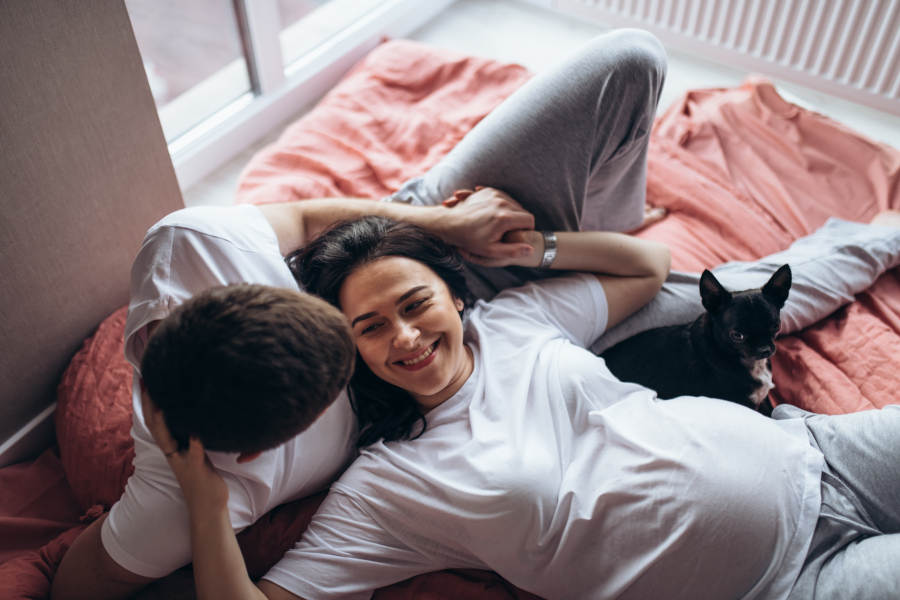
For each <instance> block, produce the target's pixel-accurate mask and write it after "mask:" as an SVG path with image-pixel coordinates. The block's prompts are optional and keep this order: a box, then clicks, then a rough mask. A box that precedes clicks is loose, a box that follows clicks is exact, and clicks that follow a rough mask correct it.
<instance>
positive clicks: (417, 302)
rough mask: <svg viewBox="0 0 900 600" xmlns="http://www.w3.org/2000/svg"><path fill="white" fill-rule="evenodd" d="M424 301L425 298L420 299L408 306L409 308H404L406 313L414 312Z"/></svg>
mask: <svg viewBox="0 0 900 600" xmlns="http://www.w3.org/2000/svg"><path fill="white" fill-rule="evenodd" d="M425 300H427V298H422V299H421V300H416V301H415V302H413V303H412V304H410V305H409V306H407V307H406V312H409V311H411V310H416V309H417V308H419V307H420V306H422V305H423V304H425Z"/></svg>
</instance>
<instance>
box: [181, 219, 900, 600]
mask: <svg viewBox="0 0 900 600" xmlns="http://www.w3.org/2000/svg"><path fill="white" fill-rule="evenodd" d="M862 227H865V226H862ZM517 235H518V236H520V240H519V241H524V242H527V243H529V244H532V245H533V246H534V248H535V256H536V257H538V258H534V257H528V258H523V259H519V260H517V261H515V262H516V264H518V265H519V266H536V265H537V264H539V263H538V260H542V259H543V257H544V256H545V248H544V244H543V242H544V236H543V235H542V234H540V233H535V232H521V233H519V234H517ZM895 237H896V236H895ZM299 265H300V269H301V272H302V277H303V280H304V283H305V284H306V285H307V288H308V289H310V290H311V291H315V292H317V293H319V294H321V295H322V296H323V297H324V298H325V299H326V300H329V301H330V302H332V303H334V304H335V305H337V306H338V307H339V308H341V310H342V311H343V312H344V314H345V315H346V316H347V317H348V319H349V320H350V322H351V324H352V327H353V332H354V337H355V339H356V342H357V348H358V353H359V356H358V361H357V368H358V370H357V373H356V374H355V375H354V381H353V383H352V384H351V390H352V394H353V399H354V403H355V408H356V410H357V412H358V414H359V416H360V421H361V425H362V426H363V427H364V428H366V429H364V432H363V438H362V439H361V445H364V446H365V448H364V449H363V450H362V452H361V455H360V457H359V458H358V459H357V460H356V462H354V463H353V465H352V466H351V467H350V469H349V470H348V471H347V472H346V473H345V474H344V476H343V477H342V478H341V479H340V480H339V481H338V482H337V483H336V484H335V485H334V486H333V487H332V490H331V493H330V494H329V496H328V498H327V499H326V500H325V502H324V503H323V505H322V507H321V508H320V511H319V513H318V514H317V515H316V517H315V518H314V519H313V522H312V523H311V525H310V528H309V530H308V531H307V533H306V534H305V535H304V538H303V540H302V541H301V542H300V544H298V546H297V547H296V548H295V549H294V550H292V551H290V552H289V553H288V555H287V556H286V557H285V559H284V560H282V561H281V562H280V563H279V564H278V566H277V567H276V568H275V569H273V570H272V571H270V572H269V574H267V575H266V580H264V581H262V582H260V584H259V588H258V589H257V588H256V587H254V586H253V585H252V584H251V583H250V582H249V580H248V579H247V577H246V571H245V570H244V569H243V565H242V559H241V557H240V553H239V551H238V549H237V545H236V542H235V541H234V535H233V533H232V530H231V527H230V523H229V522H228V518H227V511H226V510H225V505H226V501H227V490H226V489H225V488H224V485H223V484H222V483H221V480H217V475H215V472H214V471H212V470H211V469H209V468H206V467H205V466H204V458H203V457H204V455H203V450H202V447H200V446H199V443H196V442H195V443H193V444H192V446H191V449H190V451H189V452H188V453H186V454H185V455H173V456H172V457H171V458H170V464H172V467H173V470H175V472H176V475H177V476H178V477H179V481H180V482H181V484H182V486H183V489H184V493H185V498H186V501H187V503H188V506H189V510H190V513H191V523H192V529H191V533H192V541H193V544H194V570H195V577H196V580H197V589H198V594H199V596H200V597H201V598H203V597H209V598H226V597H259V598H263V597H268V598H295V597H305V598H320V597H321V598H332V597H347V598H356V597H368V596H369V594H370V592H371V590H372V589H375V588H378V587H382V586H384V585H388V584H390V583H393V582H396V581H401V580H404V579H406V578H408V577H410V576H413V575H415V574H418V573H423V572H428V571H433V570H438V569H444V568H482V569H491V570H495V571H497V572H498V573H500V574H501V575H503V576H504V577H506V578H507V579H508V580H509V581H511V582H512V583H514V584H515V585H517V586H519V587H521V588H523V589H526V590H529V591H531V592H534V593H536V594H538V595H541V596H543V597H547V598H607V597H609V598H612V597H622V598H655V597H666V598H703V597H710V598H739V597H748V598H755V597H760V598H779V597H788V594H789V593H791V590H792V588H793V589H794V591H793V593H792V596H795V597H812V596H813V594H812V593H811V592H810V593H808V594H807V592H808V591H809V590H810V589H811V590H813V591H815V589H816V585H817V584H818V586H819V588H820V591H821V589H823V588H827V585H829V582H831V583H833V582H834V581H839V582H840V585H841V586H842V588H841V589H842V590H844V591H846V589H847V586H848V585H850V584H851V583H852V581H851V580H849V579H848V578H847V572H848V569H849V572H850V573H853V574H855V575H856V577H857V578H858V579H861V580H862V581H859V582H858V583H860V584H861V585H864V586H865V585H875V586H877V582H876V583H871V582H870V581H867V580H866V577H867V576H866V569H867V568H868V569H869V570H870V571H871V569H872V565H868V566H867V565H866V564H863V563H864V561H863V560H861V559H859V558H858V557H859V556H860V554H859V552H858V550H859V549H861V548H862V547H863V546H864V545H865V544H871V543H872V542H874V543H875V545H876V547H877V551H876V555H877V556H876V561H877V560H882V561H885V560H886V561H888V563H889V561H890V560H893V557H895V556H896V554H897V551H898V543H900V542H898V539H900V538H898V535H897V532H898V531H900V519H898V514H900V507H898V506H897V501H896V498H897V497H898V496H897V495H896V494H895V493H896V492H897V490H896V489H895V488H896V487H897V485H898V484H897V480H898V477H897V467H896V460H895V459H896V456H897V454H898V452H900V410H892V409H886V410H883V411H872V412H870V413H865V414H860V415H849V416H846V417H836V418H835V417H831V418H829V417H816V418H811V419H807V420H806V421H804V420H803V419H787V420H781V421H775V420H769V419H766V418H764V417H762V416H760V415H758V414H756V413H754V412H752V411H749V410H747V409H745V408H742V407H740V406H737V405H734V404H731V403H726V402H722V401H718V400H711V399H705V398H680V399H676V400H673V401H667V402H660V401H658V400H656V399H655V396H654V394H653V393H652V392H650V391H649V390H646V389H644V388H641V387H640V386H637V385H634V384H628V383H622V382H619V381H617V380H616V379H615V378H614V377H613V376H612V375H611V374H610V373H609V372H608V371H607V370H606V368H605V366H604V363H603V361H602V359H600V358H598V357H596V356H595V355H594V354H593V353H591V352H589V351H587V350H585V349H584V348H585V347H586V346H587V345H589V344H590V343H591V342H592V341H593V340H594V339H595V338H596V337H598V336H600V335H601V334H602V333H603V332H604V331H606V330H608V329H609V328H610V327H612V326H614V325H615V324H616V323H617V322H619V321H621V320H622V319H624V318H625V317H627V316H628V315H629V314H631V313H633V312H634V311H635V310H637V309H638V308H639V307H640V306H642V305H643V304H644V303H646V302H647V301H648V300H649V298H650V297H652V296H653V294H655V293H656V291H657V290H658V289H659V287H660V286H661V284H662V281H663V279H664V278H665V274H666V272H667V271H668V251H667V249H666V248H665V247H664V246H660V245H658V244H654V243H652V242H646V241H641V240H635V239H632V238H629V237H626V236H622V235H619V234H614V233H603V232H594V233H563V232H560V233H558V234H557V255H556V258H555V259H554V260H553V262H552V265H551V268H555V269H565V270H581V271H587V272H591V273H596V274H591V275H584V274H580V275H574V276H567V277H561V278H557V279H550V280H546V281H543V282H540V283H532V284H528V285H527V286H525V287H523V288H519V289H515V290H508V291H506V292H503V293H502V294H500V296H498V297H497V298H496V299H494V300H493V301H492V302H491V303H478V304H477V305H476V306H475V308H474V309H473V310H472V311H471V313H470V314H469V315H468V318H467V320H466V324H465V325H464V324H463V319H462V317H461V313H462V312H463V311H464V309H465V308H466V304H467V302H468V293H467V290H466V288H465V285H464V284H463V283H462V280H461V272H462V265H461V263H460V262H459V260H458V259H457V258H456V257H455V254H454V252H453V250H452V249H451V248H449V247H448V246H446V245H445V244H444V243H443V242H441V241H440V239H438V238H435V237H432V236H430V235H429V234H427V233H425V232H423V231H422V230H419V229H417V228H415V227H414V226H410V225H401V224H397V223H394V222H390V221H386V220H384V219H379V218H368V219H364V220H361V221H356V222H350V223H345V224H343V225H341V226H339V227H337V228H335V229H333V230H331V231H330V232H328V233H326V234H325V235H323V236H322V237H321V238H319V239H318V240H317V241H315V242H314V243H313V244H312V245H311V246H309V247H308V248H307V249H306V250H305V251H304V252H303V254H302V255H301V256H300V258H299ZM373 378H377V380H378V382H379V384H380V386H379V387H378V389H377V390H376V391H375V392H373V391H372V390H373V389H375V388H374V387H373V386H372V383H373V381H372V380H373ZM789 416H790V415H789ZM804 425H806V426H804ZM808 432H809V434H808ZM820 434H821V435H820ZM808 435H812V436H815V437H812V438H811V439H813V440H814V444H816V445H818V446H821V450H822V452H824V454H825V459H824V460H823V454H822V452H820V451H819V450H818V449H817V447H814V446H813V445H811V444H810V442H809V439H810V438H808V437H807V436H808ZM391 440H394V441H391ZM873 448H877V449H878V450H879V451H880V452H882V453H883V455H882V456H881V458H880V459H879V458H878V457H874V458H873V456H871V455H872V454H873V452H872V450H873ZM862 451H867V452H868V453H869V454H870V456H867V457H866V458H865V460H866V461H867V465H866V468H865V469H860V468H858V465H856V464H854V461H856V460H857V459H858V458H859V456H860V455H861V452H862ZM848 522H851V523H852V526H851V527H850V529H851V530H852V531H855V532H856V533H857V534H859V532H860V531H862V532H863V533H862V534H861V535H862V536H863V537H864V541H860V540H859V539H857V540H855V541H854V544H851V545H850V546H847V545H844V546H838V550H840V552H836V553H831V554H834V557H833V560H831V561H830V562H829V564H828V565H824V566H823V565H822V564H821V562H817V561H818V560H819V558H820V557H821V556H822V555H823V554H827V555H828V556H831V554H829V553H828V552H827V550H829V549H834V548H835V541H834V535H833V534H834V533H835V529H834V528H833V524H834V523H844V524H845V525H846V523H848ZM842 531H843V533H846V530H842ZM881 533H891V534H892V535H875V534H881ZM823 550H825V552H823ZM878 557H880V558H878ZM885 557H886V558H885ZM867 560H868V561H869V562H871V561H872V557H871V556H869V558H868V559H867ZM842 561H843V562H846V561H849V563H850V566H849V567H848V568H846V569H843V571H841V572H839V573H838V574H837V577H835V576H834V575H829V569H832V563H836V564H838V565H840V564H841V563H842ZM874 566H875V567H876V568H875V570H874V573H875V574H881V575H884V576H885V577H887V579H885V581H884V582H882V584H883V585H887V586H890V585H892V581H893V580H891V579H890V578H891V577H893V578H894V579H895V578H896V576H895V575H893V573H894V572H895V569H891V568H890V567H889V566H885V567H884V568H883V569H878V568H877V567H878V564H877V562H876V564H875V565H874ZM822 573H825V574H826V576H825V577H824V578H823V576H822ZM798 578H799V582H800V583H799V584H798V586H795V582H798ZM808 580H811V581H812V587H811V588H809V587H808V586H807V585H806V583H808ZM805 582H806V583H805ZM872 589H873V590H874V591H873V595H871V596H868V597H880V596H878V595H877V594H878V588H877V587H876V588H872ZM881 589H882V590H884V589H891V588H890V587H886V588H881ZM260 590H261V591H260ZM288 590H291V592H289V591H288ZM292 592H293V593H292ZM263 594H264V595H263ZM863 597H866V596H863Z"/></svg>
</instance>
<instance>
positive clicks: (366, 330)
mask: <svg viewBox="0 0 900 600" xmlns="http://www.w3.org/2000/svg"><path fill="white" fill-rule="evenodd" d="M379 327H381V323H373V324H372V325H369V326H368V327H363V330H362V335H366V334H367V333H372V332H373V331H375V330H376V329H378V328H379Z"/></svg>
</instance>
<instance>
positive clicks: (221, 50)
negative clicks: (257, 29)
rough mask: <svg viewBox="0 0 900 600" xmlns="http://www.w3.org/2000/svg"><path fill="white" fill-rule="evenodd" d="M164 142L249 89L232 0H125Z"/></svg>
mask: <svg viewBox="0 0 900 600" xmlns="http://www.w3.org/2000/svg"><path fill="white" fill-rule="evenodd" d="M125 6H126V7H127V8H128V15H129V17H130V18H131V24H132V28H133V29H134V37H135V38H136V40H137V44H138V48H139V49H140V51H141V58H142V59H143V61H144V70H145V71H146V72H147V79H148V81H149V83H150V91H151V92H152V93H153V99H154V100H155V101H156V107H157V110H158V111H159V120H160V124H161V125H162V128H163V132H164V133H165V135H166V141H167V142H172V141H174V140H175V139H177V138H179V137H181V136H182V135H184V134H185V133H186V132H187V131H189V130H190V129H192V128H194V127H196V126H197V125H198V124H200V123H201V122H203V121H205V120H206V119H208V118H209V117H211V116H212V115H214V114H215V113H217V112H218V111H220V110H222V109H223V108H225V107H226V106H228V105H229V104H231V103H232V102H234V101H235V100H237V99H238V98H240V97H241V96H244V95H245V94H247V93H248V92H250V91H251V84H250V77H249V74H248V72H247V61H246V59H245V57H244V50H243V47H242V43H241V34H240V31H239V29H238V23H237V19H236V15H235V12H234V6H233V5H232V3H231V0H188V1H185V0H125Z"/></svg>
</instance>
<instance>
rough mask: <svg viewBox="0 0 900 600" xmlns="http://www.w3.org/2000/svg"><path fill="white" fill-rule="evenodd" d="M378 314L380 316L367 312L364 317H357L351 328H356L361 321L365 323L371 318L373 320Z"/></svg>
mask: <svg viewBox="0 0 900 600" xmlns="http://www.w3.org/2000/svg"><path fill="white" fill-rule="evenodd" d="M377 314H378V313H377V312H374V311H373V312H367V313H366V314H364V315H359V316H358V317H356V318H355V319H353V322H352V323H350V327H356V324H357V323H359V322H360V321H365V320H366V319H369V318H371V317H374V316H375V315H377Z"/></svg>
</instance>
